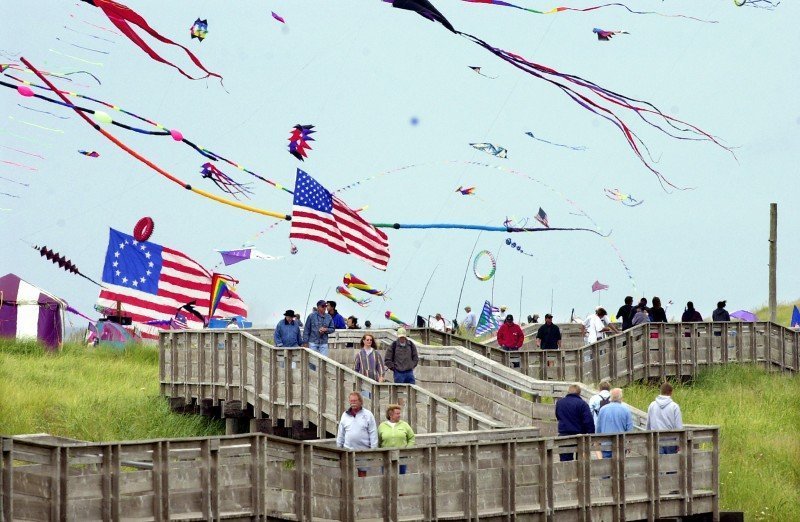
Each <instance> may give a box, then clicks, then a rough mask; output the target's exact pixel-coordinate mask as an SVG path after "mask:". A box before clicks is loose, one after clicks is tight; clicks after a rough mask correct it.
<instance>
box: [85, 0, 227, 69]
mask: <svg viewBox="0 0 800 522" xmlns="http://www.w3.org/2000/svg"><path fill="white" fill-rule="evenodd" d="M82 1H84V2H86V3H87V4H89V5H93V6H95V7H99V8H100V9H101V10H102V11H103V13H104V14H105V15H106V16H107V17H108V19H109V20H110V21H111V23H112V24H114V26H115V27H116V28H117V29H119V30H120V31H122V34H124V35H125V36H127V37H128V39H129V40H130V41H132V42H133V43H135V44H136V45H137V46H139V48H140V49H141V50H143V51H144V52H145V53H147V55H148V56H150V58H152V59H153V60H155V61H157V62H160V63H163V64H166V65H169V66H170V67H174V68H175V69H177V70H178V72H179V73H181V74H182V75H183V76H185V77H187V78H189V79H190V80H202V79H203V78H208V77H209V76H214V77H216V78H219V79H220V80H222V76H220V75H219V74H217V73H213V72H211V71H209V70H208V69H206V68H205V66H203V64H202V62H200V60H199V59H198V58H197V56H195V55H194V54H192V52H191V51H190V50H189V49H187V48H186V47H184V46H182V45H181V44H178V43H175V42H173V41H172V40H170V39H169V38H167V37H165V36H162V35H161V34H159V33H158V32H157V31H156V30H155V29H153V28H152V27H150V24H148V23H147V20H145V19H144V18H142V16H141V15H140V14H139V13H137V12H136V11H134V10H133V9H131V8H130V7H128V6H125V5H122V4H119V3H117V2H115V1H114V0H82ZM131 24H133V25H135V26H137V27H138V28H139V29H141V30H142V31H144V32H146V33H147V34H149V35H150V36H152V37H153V38H155V39H156V40H158V41H159V42H161V43H165V44H167V45H173V46H176V47H180V48H181V49H183V50H184V51H185V52H186V54H187V55H188V56H189V59H190V60H191V61H192V63H194V64H195V65H196V66H197V67H199V68H200V69H201V70H202V71H203V72H204V73H206V74H205V76H200V77H198V78H195V77H193V76H190V75H188V74H186V72H184V71H183V69H181V68H180V67H178V66H177V65H175V64H174V63H172V62H170V61H169V60H165V59H164V58H162V57H161V56H160V55H159V54H158V53H156V52H155V51H154V50H153V49H152V48H151V47H150V46H149V45H147V43H145V41H144V40H142V38H141V36H139V35H138V34H136V32H135V31H134V30H133V28H132V27H131ZM112 32H113V31H112Z"/></svg>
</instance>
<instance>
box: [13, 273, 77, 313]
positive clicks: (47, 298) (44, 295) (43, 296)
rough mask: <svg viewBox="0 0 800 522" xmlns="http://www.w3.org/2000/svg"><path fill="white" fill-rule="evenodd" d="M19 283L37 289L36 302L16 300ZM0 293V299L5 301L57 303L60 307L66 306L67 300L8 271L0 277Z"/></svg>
mask: <svg viewBox="0 0 800 522" xmlns="http://www.w3.org/2000/svg"><path fill="white" fill-rule="evenodd" d="M20 283H24V284H26V285H28V286H31V287H33V288H35V289H36V290H38V291H39V299H38V301H37V302H36V303H33V302H24V303H22V302H18V301H17V294H18V291H19V286H20ZM0 293H2V300H3V301H6V302H10V301H13V302H16V303H17V304H58V305H59V306H61V307H64V308H66V306H67V302H66V301H64V300H63V299H61V298H60V297H56V296H55V295H53V294H51V293H50V292H48V291H47V290H44V289H42V288H40V287H38V286H36V285H33V284H31V283H29V282H27V281H25V280H24V279H22V278H21V277H19V276H18V275H16V274H11V273H8V274H6V275H4V276H3V277H0Z"/></svg>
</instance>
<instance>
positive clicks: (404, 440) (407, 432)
mask: <svg viewBox="0 0 800 522" xmlns="http://www.w3.org/2000/svg"><path fill="white" fill-rule="evenodd" d="M402 413H403V409H402V408H401V407H400V405H399V404H390V405H389V406H387V407H386V420H385V421H383V422H381V423H380V424H379V425H378V446H379V447H381V448H408V447H410V446H413V445H414V441H415V440H416V436H415V435H414V430H412V429H411V426H410V425H409V424H408V423H407V422H406V421H404V420H401V419H400V417H401V416H402ZM400 474H401V475H405V474H406V465H405V464H400Z"/></svg>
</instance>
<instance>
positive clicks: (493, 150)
mask: <svg viewBox="0 0 800 522" xmlns="http://www.w3.org/2000/svg"><path fill="white" fill-rule="evenodd" d="M469 145H470V147H472V148H473V149H478V150H480V151H483V152H485V153H486V154H491V155H492V156H495V157H497V158H503V159H505V158H507V157H508V151H507V150H506V149H504V148H503V147H501V146H499V145H493V144H491V143H470V144H469Z"/></svg>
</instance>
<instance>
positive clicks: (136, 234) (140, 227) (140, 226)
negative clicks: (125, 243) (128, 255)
mask: <svg viewBox="0 0 800 522" xmlns="http://www.w3.org/2000/svg"><path fill="white" fill-rule="evenodd" d="M155 226H156V225H155V223H154V222H153V218H151V217H143V218H142V219H140V220H139V221H137V222H136V226H134V227H133V238H134V239H136V241H147V240H148V239H150V236H152V235H153V230H154V229H155Z"/></svg>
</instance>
